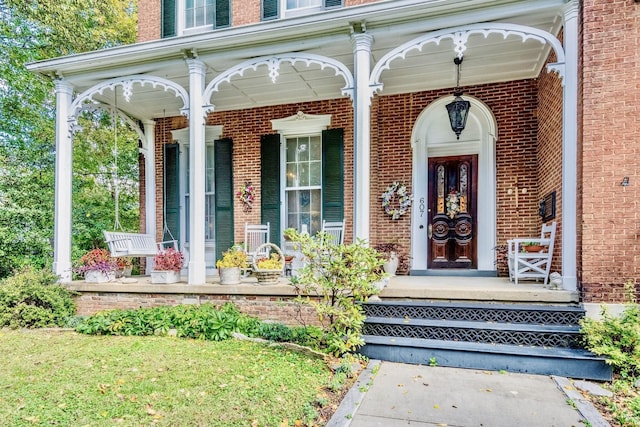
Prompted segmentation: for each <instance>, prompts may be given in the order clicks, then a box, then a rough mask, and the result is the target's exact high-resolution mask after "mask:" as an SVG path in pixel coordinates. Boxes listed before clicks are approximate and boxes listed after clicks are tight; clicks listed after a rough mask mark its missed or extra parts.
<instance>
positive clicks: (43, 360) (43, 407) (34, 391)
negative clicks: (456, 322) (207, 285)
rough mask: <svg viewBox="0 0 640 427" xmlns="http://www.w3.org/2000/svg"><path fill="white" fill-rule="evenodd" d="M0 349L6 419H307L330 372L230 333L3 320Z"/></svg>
mask: <svg viewBox="0 0 640 427" xmlns="http://www.w3.org/2000/svg"><path fill="white" fill-rule="evenodd" d="M0 354H2V355H3V363H2V364H0V420H2V424H3V425H11V426H33V425H69V426H70V425H73V426H113V425H122V426H129V425H131V426H147V425H157V426H175V425H185V426H186V425H189V426H205V425H206V426H208V425H215V426H251V427H258V426H277V427H279V426H289V425H310V424H313V422H314V421H313V417H314V416H315V415H317V413H318V412H317V411H315V410H314V404H315V405H317V404H318V402H322V401H324V398H323V397H322V396H323V390H324V389H325V388H326V387H327V385H328V384H331V382H332V373H331V371H330V369H329V368H328V367H327V366H326V364H325V362H324V361H323V360H319V359H317V358H311V357H308V356H304V355H301V354H298V353H294V352H291V351H286V350H283V349H279V348H270V347H267V346H265V345H262V344H258V343H252V342H246V341H238V340H228V341H222V342H210V341H196V340H186V339H177V338H170V337H143V338H140V337H111V336H109V337H104V336H86V335H78V334H76V333H73V332H51V331H42V330H35V331H28V332H20V331H10V330H1V331H0ZM320 411H321V409H320ZM296 422H297V424H296Z"/></svg>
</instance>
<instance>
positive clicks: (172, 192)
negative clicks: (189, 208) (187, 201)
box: [162, 144, 180, 240]
mask: <svg viewBox="0 0 640 427" xmlns="http://www.w3.org/2000/svg"><path fill="white" fill-rule="evenodd" d="M179 165H180V147H179V146H178V144H165V145H164V165H163V166H164V215H165V217H164V225H166V228H168V229H169V232H167V229H165V228H164V227H163V230H164V231H163V233H164V235H163V236H162V240H172V239H175V240H180V185H179V182H180V181H179V179H178V178H179V177H180V169H179ZM172 236H173V237H172Z"/></svg>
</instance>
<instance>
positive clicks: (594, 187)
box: [580, 0, 640, 302]
mask: <svg viewBox="0 0 640 427" xmlns="http://www.w3.org/2000/svg"><path fill="white" fill-rule="evenodd" d="M582 8H583V12H582V15H583V33H582V37H583V39H584V43H583V52H582V61H583V62H582V70H581V73H582V75H581V79H582V84H583V87H582V90H583V104H582V111H581V115H582V135H581V140H582V144H581V149H582V152H581V156H582V162H583V171H582V177H581V185H580V187H581V188H582V192H583V196H582V209H581V212H582V217H581V223H582V247H581V250H582V288H583V294H584V300H585V301H586V302H599V301H607V302H620V301H623V292H622V290H623V286H622V285H623V284H624V283H625V282H626V281H628V280H634V281H635V283H636V286H637V284H638V282H639V280H640V209H639V208H640V203H639V202H638V200H639V199H640V166H639V165H640V139H639V138H638V135H640V121H638V105H640V91H639V90H638V88H639V87H640V74H638V72H637V70H638V68H639V67H640V51H639V49H640V3H635V2H633V1H630V0H629V1H627V0H615V1H614V0H609V1H602V0H584V1H583V2H582ZM625 176H628V177H629V186H628V187H622V186H621V185H620V183H621V181H622V179H623V177H625Z"/></svg>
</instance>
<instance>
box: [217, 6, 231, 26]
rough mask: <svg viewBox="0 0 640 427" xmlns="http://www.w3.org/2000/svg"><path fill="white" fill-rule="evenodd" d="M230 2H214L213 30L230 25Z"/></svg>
mask: <svg viewBox="0 0 640 427" xmlns="http://www.w3.org/2000/svg"><path fill="white" fill-rule="evenodd" d="M230 3H231V0H216V21H215V22H216V23H215V28H222V27H228V26H229V24H231V6H230Z"/></svg>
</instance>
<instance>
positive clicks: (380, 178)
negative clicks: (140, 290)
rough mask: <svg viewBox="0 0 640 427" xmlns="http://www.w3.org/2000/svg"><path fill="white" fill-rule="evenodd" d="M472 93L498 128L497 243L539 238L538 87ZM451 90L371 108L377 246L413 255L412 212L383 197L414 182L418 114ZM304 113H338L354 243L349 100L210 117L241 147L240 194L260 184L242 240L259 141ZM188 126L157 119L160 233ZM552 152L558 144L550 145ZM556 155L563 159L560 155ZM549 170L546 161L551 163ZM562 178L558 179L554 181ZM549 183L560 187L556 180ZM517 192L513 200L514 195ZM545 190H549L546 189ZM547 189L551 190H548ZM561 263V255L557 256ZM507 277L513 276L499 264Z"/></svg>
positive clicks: (239, 225)
mask: <svg viewBox="0 0 640 427" xmlns="http://www.w3.org/2000/svg"><path fill="white" fill-rule="evenodd" d="M464 91H465V93H467V94H469V95H472V96H475V97H477V98H479V99H481V100H482V101H483V102H485V103H486V104H487V105H488V106H489V108H491V109H492V111H493V113H494V115H495V117H496V120H497V123H498V130H499V134H498V141H497V149H496V152H497V154H496V168H497V201H498V225H497V230H498V243H501V244H504V243H506V241H507V240H508V239H511V238H515V237H521V236H530V235H534V236H535V235H537V234H538V233H539V230H540V219H539V217H538V215H537V208H538V201H539V197H540V196H539V192H538V185H537V181H538V175H537V172H536V171H537V166H538V158H537V156H538V151H537V143H536V141H537V140H536V136H537V130H538V128H537V118H536V111H537V108H536V106H537V82H536V81H535V80H522V81H517V82H511V83H500V84H494V85H483V86H472V87H465V88H464ZM449 93H450V90H439V91H429V92H420V93H415V94H404V95H393V96H379V97H375V98H374V100H373V104H372V127H371V135H372V141H371V152H372V156H371V170H372V176H371V180H370V188H371V200H370V207H371V235H370V242H371V244H372V245H375V244H378V243H383V242H389V241H391V242H398V243H400V244H401V245H402V249H403V250H404V251H406V254H409V253H410V250H411V232H410V225H411V211H410V212H409V214H408V215H405V216H403V217H402V218H401V219H400V220H397V221H390V220H389V219H388V216H387V215H386V214H385V213H384V211H383V210H382V207H381V205H380V200H379V199H378V196H379V195H380V194H382V192H383V191H384V189H385V188H386V186H388V185H389V184H390V183H391V182H393V181H396V180H400V181H405V182H406V183H407V184H408V185H410V184H411V181H412V169H411V159H412V150H411V144H410V137H411V130H412V128H413V125H414V122H415V120H416V119H417V117H418V115H419V113H420V112H421V111H422V110H423V109H424V108H426V107H427V106H428V105H429V104H430V103H431V102H433V101H434V100H436V99H437V98H439V97H441V96H444V95H448V94H449ZM297 111H303V112H305V113H308V114H332V120H331V127H332V128H343V129H344V131H345V135H344V137H345V159H344V161H345V170H344V177H345V219H346V233H345V241H347V242H349V241H351V236H352V233H353V232H352V230H353V228H352V226H353V204H352V198H353V109H352V107H351V101H350V100H349V99H345V98H342V99H336V100H329V101H321V102H310V103H300V104H292V105H279V106H270V107H264V108H256V109H250V110H242V111H226V112H216V113H212V114H210V115H209V117H208V119H207V124H209V125H222V126H223V133H224V135H223V136H224V137H226V138H232V139H233V141H234V154H233V169H234V189H238V188H239V187H240V185H242V183H244V182H245V181H251V182H252V183H253V184H254V185H256V186H257V192H256V195H257V198H256V202H255V204H254V208H253V209H252V210H251V211H250V212H244V211H243V210H242V206H241V205H240V202H239V201H237V200H236V201H235V206H234V214H235V221H234V222H235V239H236V241H238V242H239V241H242V240H243V239H244V223H245V222H249V223H259V222H260V208H259V207H260V193H261V192H260V169H259V168H257V167H256V165H257V164H259V160H260V135H263V134H268V133H273V131H272V129H271V122H270V120H271V119H274V118H284V117H288V116H290V115H293V114H295V113H296V112H297ZM184 126H186V121H185V119H184V118H182V117H174V118H166V119H161V120H158V123H157V125H156V142H157V144H156V167H157V173H156V179H157V196H158V197H157V200H158V205H157V206H156V208H157V212H158V220H157V224H158V225H157V226H158V228H157V230H156V232H157V234H158V236H159V235H160V232H161V229H162V223H163V222H162V205H161V201H162V197H161V196H162V148H161V147H162V143H163V142H169V141H170V133H169V130H171V129H178V128H181V127H184ZM550 146H551V147H553V144H550ZM556 154H557V153H556ZM554 155H555V154H553V150H552V149H549V150H544V151H543V154H542V157H543V159H546V160H544V162H543V163H545V162H547V163H551V165H550V166H549V168H550V170H552V172H553V173H550V176H556V175H557V171H556V170H555V169H554V168H553V165H555V164H556V163H555V162H557V159H555V158H554ZM545 164H546V163H545ZM554 174H555V175H554ZM514 177H518V188H519V189H520V190H521V189H522V188H527V192H526V193H521V194H519V196H518V207H517V208H516V206H515V195H514V194H513V190H514V189H515V182H514V180H513V178H514ZM549 182H550V184H549V185H555V184H554V182H555V181H554V180H553V179H551V178H549ZM509 189H511V190H512V194H508V190H509ZM541 191H542V190H541ZM545 191H546V190H545ZM558 257H559V254H558ZM500 271H501V274H502V275H505V274H506V269H505V268H504V266H500Z"/></svg>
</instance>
